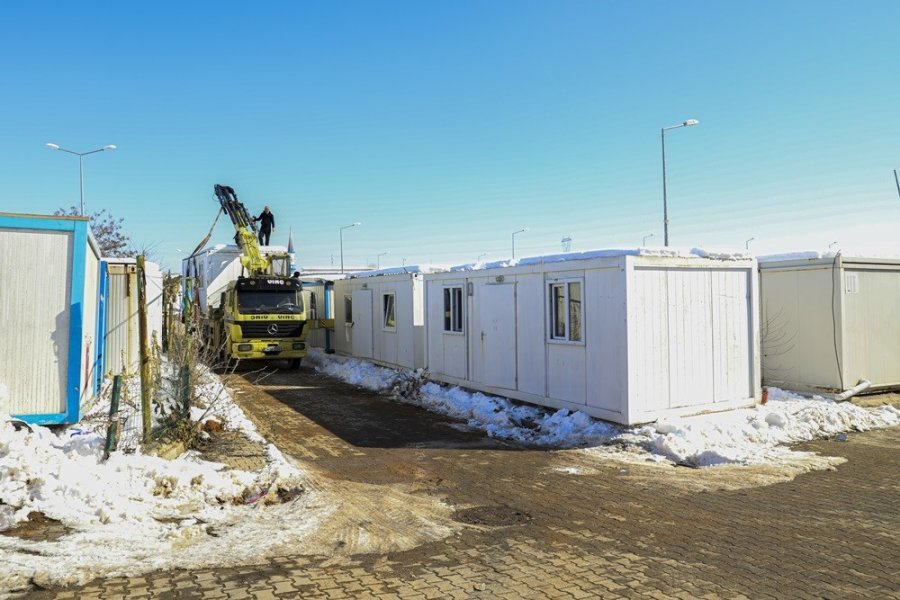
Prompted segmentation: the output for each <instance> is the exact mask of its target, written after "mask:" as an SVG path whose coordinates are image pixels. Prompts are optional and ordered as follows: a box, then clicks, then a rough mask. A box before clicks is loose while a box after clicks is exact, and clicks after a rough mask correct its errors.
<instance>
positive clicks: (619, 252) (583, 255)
mask: <svg viewBox="0 0 900 600" xmlns="http://www.w3.org/2000/svg"><path fill="white" fill-rule="evenodd" d="M619 256H656V257H664V258H707V259H710V260H723V261H732V260H751V259H752V258H753V255H751V254H750V253H749V252H746V251H744V250H705V249H703V248H672V247H658V248H607V249H602V250H587V251H585V252H566V253H563V254H547V255H544V256H529V257H526V258H520V259H515V260H512V259H510V260H498V261H494V262H487V263H484V262H476V263H468V264H464V265H457V266H454V267H450V271H480V270H482V269H498V268H503V267H523V266H528V265H542V264H547V263H559V262H567V261H572V260H589V259H592V258H615V257H619Z"/></svg>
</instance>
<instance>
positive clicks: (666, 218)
mask: <svg viewBox="0 0 900 600" xmlns="http://www.w3.org/2000/svg"><path fill="white" fill-rule="evenodd" d="M699 124H700V121H698V120H697V119H688V120H687V121H684V122H682V123H680V124H678V125H670V126H669V127H663V128H662V129H660V138H661V139H662V167H663V243H664V244H665V245H666V246H668V245H669V203H668V198H667V197H666V132H667V131H669V130H670V129H678V128H679V127H691V126H693V125H699Z"/></svg>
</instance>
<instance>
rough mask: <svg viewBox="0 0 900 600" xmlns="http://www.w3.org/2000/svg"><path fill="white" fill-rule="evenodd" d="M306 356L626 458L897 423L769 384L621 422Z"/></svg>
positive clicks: (731, 458) (769, 445)
mask: <svg viewBox="0 0 900 600" xmlns="http://www.w3.org/2000/svg"><path fill="white" fill-rule="evenodd" d="M308 361H309V362H310V364H313V365H314V366H316V368H317V369H318V370H319V371H321V372H323V373H325V374H327V375H330V376H332V377H336V378H338V379H341V380H343V381H346V382H348V383H352V384H354V385H359V386H362V387H365V388H367V389H370V390H374V391H378V392H386V393H392V394H393V395H394V396H395V398H397V399H399V400H402V401H406V402H411V403H414V404H417V405H419V406H422V407H424V408H427V409H428V410H431V411H434V412H437V413H440V414H444V415H447V416H449V417H452V418H454V419H460V420H462V421H465V422H467V424H468V425H469V426H470V427H472V428H476V429H482V430H484V431H485V432H487V434H488V435H490V436H492V437H497V438H502V439H508V440H513V441H516V442H521V443H525V444H532V445H536V446H546V447H555V448H556V447H562V448H586V449H587V451H589V452H593V453H597V452H599V453H603V452H609V453H612V454H617V455H619V457H623V453H622V449H623V448H627V449H628V452H627V454H629V455H630V456H631V457H632V458H635V457H639V458H641V459H643V460H648V461H658V462H663V461H667V462H671V463H675V464H685V465H690V466H715V465H722V464H761V463H766V462H774V461H778V462H783V461H785V460H790V458H791V456H793V455H796V456H797V458H799V457H800V456H801V454H799V453H795V452H793V451H792V450H790V449H789V448H787V447H786V445H788V444H793V443H797V442H801V441H807V440H813V439H816V438H824V437H829V436H832V435H836V434H838V433H843V432H848V431H865V430H867V429H874V428H878V427H889V426H895V425H900V410H897V409H896V408H894V407H893V406H881V407H878V408H874V409H868V408H862V407H859V406H856V405H854V404H851V403H848V402H843V403H837V402H833V401H831V400H826V399H822V398H815V399H809V398H804V397H802V396H798V395H795V394H791V393H788V392H785V391H782V390H779V389H777V388H770V389H769V401H768V403H767V404H765V405H758V406H756V407H754V408H747V409H739V410H732V411H726V412H720V413H709V414H703V415H697V416H692V417H683V418H668V419H661V420H659V421H658V422H656V423H653V424H650V425H644V426H638V427H625V426H621V425H615V424H612V423H607V422H605V421H600V420H597V419H593V418H591V417H590V416H588V415H587V414H585V413H583V412H580V411H578V412H571V411H569V410H566V409H560V410H556V411H554V410H552V409H546V408H541V407H536V406H530V405H524V404H517V403H514V402H511V401H509V400H506V399H503V398H497V397H493V396H487V395H485V394H482V393H480V392H469V391H466V390H464V389H462V388H459V387H447V386H442V385H439V384H437V383H433V382H425V381H424V379H423V375H424V374H423V373H421V372H410V371H399V372H398V371H395V370H393V369H387V368H383V367H379V366H376V365H373V364H372V363H369V362H366V361H361V360H357V359H353V358H344V357H339V356H335V355H327V354H324V353H323V352H322V351H321V350H318V349H312V350H311V351H310V354H309V359H308ZM635 453H637V455H635ZM803 455H804V456H805V454H803Z"/></svg>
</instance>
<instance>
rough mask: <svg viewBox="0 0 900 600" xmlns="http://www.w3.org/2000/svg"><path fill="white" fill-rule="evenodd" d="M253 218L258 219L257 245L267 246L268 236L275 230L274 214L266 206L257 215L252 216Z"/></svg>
mask: <svg viewBox="0 0 900 600" xmlns="http://www.w3.org/2000/svg"><path fill="white" fill-rule="evenodd" d="M253 220H254V221H259V245H260V246H268V245H269V238H270V237H271V236H272V232H273V231H275V215H273V214H272V211H270V210H269V207H268V206H266V207H265V208H263V211H262V212H261V213H260V215H259V216H258V217H253ZM264 240H265V241H264Z"/></svg>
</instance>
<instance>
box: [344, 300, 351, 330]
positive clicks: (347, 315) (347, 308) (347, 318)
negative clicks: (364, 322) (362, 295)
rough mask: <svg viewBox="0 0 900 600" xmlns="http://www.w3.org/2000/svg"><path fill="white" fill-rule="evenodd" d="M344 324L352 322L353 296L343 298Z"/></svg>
mask: <svg viewBox="0 0 900 600" xmlns="http://www.w3.org/2000/svg"><path fill="white" fill-rule="evenodd" d="M344 322H345V323H352V322H353V296H349V295H348V296H344Z"/></svg>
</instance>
